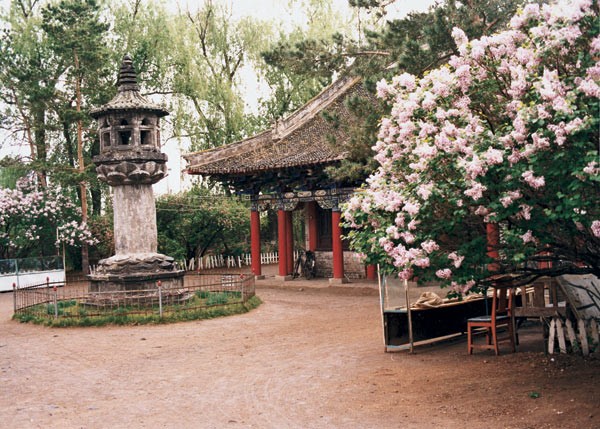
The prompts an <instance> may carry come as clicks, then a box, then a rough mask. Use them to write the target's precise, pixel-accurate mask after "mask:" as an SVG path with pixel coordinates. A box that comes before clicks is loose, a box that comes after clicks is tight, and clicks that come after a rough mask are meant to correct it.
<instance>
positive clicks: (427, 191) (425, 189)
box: [417, 183, 433, 200]
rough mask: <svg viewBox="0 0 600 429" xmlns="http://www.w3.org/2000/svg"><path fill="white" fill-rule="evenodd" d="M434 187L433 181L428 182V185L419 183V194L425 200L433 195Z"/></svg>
mask: <svg viewBox="0 0 600 429" xmlns="http://www.w3.org/2000/svg"><path fill="white" fill-rule="evenodd" d="M432 189H433V184H432V183H428V184H426V185H425V184H424V185H419V189H417V195H419V196H420V197H421V198H423V199H424V200H427V199H429V197H430V196H431V191H432Z"/></svg>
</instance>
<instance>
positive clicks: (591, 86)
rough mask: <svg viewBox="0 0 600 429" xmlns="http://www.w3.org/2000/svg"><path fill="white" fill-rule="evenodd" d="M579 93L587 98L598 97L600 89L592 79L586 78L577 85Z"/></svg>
mask: <svg viewBox="0 0 600 429" xmlns="http://www.w3.org/2000/svg"><path fill="white" fill-rule="evenodd" d="M577 89H579V90H580V91H581V92H583V93H584V94H585V95H587V96H588V97H595V98H598V97H600V87H599V86H598V84H597V83H596V82H594V80H593V79H590V78H586V79H583V80H582V81H581V82H580V83H579V85H578V86H577Z"/></svg>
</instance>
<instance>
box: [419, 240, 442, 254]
mask: <svg viewBox="0 0 600 429" xmlns="http://www.w3.org/2000/svg"><path fill="white" fill-rule="evenodd" d="M421 247H422V248H423V250H425V251H426V252H427V253H431V252H434V251H436V250H439V249H440V246H438V244H437V243H436V242H435V241H433V240H426V241H424V242H422V243H421Z"/></svg>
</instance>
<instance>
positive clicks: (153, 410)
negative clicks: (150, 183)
mask: <svg viewBox="0 0 600 429" xmlns="http://www.w3.org/2000/svg"><path fill="white" fill-rule="evenodd" d="M269 283H272V282H270V281H269V280H266V281H261V282H259V283H258V289H257V294H258V295H259V296H260V297H261V298H262V299H263V301H264V304H263V305H262V306H260V307H259V308H258V309H256V310H254V311H252V312H251V313H249V314H244V315H240V316H234V317H230V318H223V319H215V320H207V321H197V322H188V323H180V324H173V325H162V326H128V327H108V328H85V329H83V328H81V329H79V328H78V329H49V328H44V327H39V326H32V325H28V324H19V323H17V322H14V321H11V320H10V317H11V315H12V301H11V300H12V295H11V294H0V427H2V428H36V427H40V428H42V427H43V428H125V427H127V428H278V429H279V428H523V429H524V428H536V429H537V428H540V429H541V428H577V429H584V428H600V383H599V381H600V376H599V374H600V373H599V369H600V360H598V359H597V358H594V357H592V358H588V359H585V360H584V359H583V358H581V357H563V356H555V357H554V358H553V359H551V358H549V357H546V356H545V355H544V354H543V352H542V350H543V349H542V346H543V345H542V343H541V333H540V332H538V330H537V328H535V329H533V330H531V332H529V333H528V334H526V335H522V342H523V343H524V345H523V349H525V350H529V351H528V352H523V353H517V354H505V355H502V356H500V357H498V358H496V357H494V356H492V355H490V354H487V353H485V352H482V353H479V354H477V355H475V356H471V357H470V356H467V354H466V345H465V342H464V340H456V341H453V342H449V343H444V344H440V345H437V346H427V347H423V348H420V349H417V352H416V353H415V354H413V355H410V354H408V353H406V352H400V353H384V352H383V343H382V338H381V337H382V334H381V321H380V317H379V309H378V297H377V293H376V290H375V289H373V288H371V289H361V288H356V287H354V286H349V287H348V286H345V287H337V288H313V287H306V286H303V287H302V288H300V287H299V285H302V284H301V283H293V286H292V285H287V286H285V287H284V288H282V287H270V286H267V285H268V284H269ZM300 289H302V290H300ZM532 392H537V393H539V394H540V397H539V398H537V399H533V398H531V397H530V394H531V393H532Z"/></svg>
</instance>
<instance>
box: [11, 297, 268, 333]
mask: <svg viewBox="0 0 600 429" xmlns="http://www.w3.org/2000/svg"><path fill="white" fill-rule="evenodd" d="M212 295H214V296H216V297H219V298H218V299H217V298H215V300H218V301H219V302H215V303H213V304H207V305H212V306H208V307H207V306H204V307H198V306H194V307H190V308H189V309H185V308H176V307H173V308H171V307H169V306H165V307H164V309H163V311H164V313H163V317H160V315H158V314H157V313H156V312H155V313H152V314H146V313H141V314H137V313H135V312H131V311H130V310H129V309H127V308H125V307H119V308H117V309H115V310H109V311H107V312H106V313H105V314H100V313H98V312H96V313H95V314H94V315H87V312H86V310H85V309H83V308H82V307H81V306H79V305H78V304H76V303H75V304H73V303H72V302H74V301H68V303H67V304H62V303H60V302H59V318H58V319H55V318H54V304H47V305H46V306H45V307H44V308H46V309H47V312H46V315H44V314H43V313H35V312H28V313H17V314H15V315H14V316H13V319H15V320H18V321H19V322H21V323H29V322H31V323H34V324H38V325H46V326H51V327H56V328H58V327H61V328H64V327H73V326H106V325H145V324H158V323H177V322H184V321H190V320H203V319H213V318H216V317H227V316H233V315H236V314H243V313H247V312H249V311H251V310H253V309H255V308H257V307H258V306H259V305H260V304H262V301H261V300H260V298H259V297H257V296H253V297H251V298H250V299H248V301H246V302H235V303H232V304H227V299H228V298H229V297H230V296H231V295H230V293H229V292H223V293H221V294H214V293H213V294H212ZM209 296H211V295H209ZM69 309H71V311H72V313H70V314H68V313H67V311H69Z"/></svg>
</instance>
